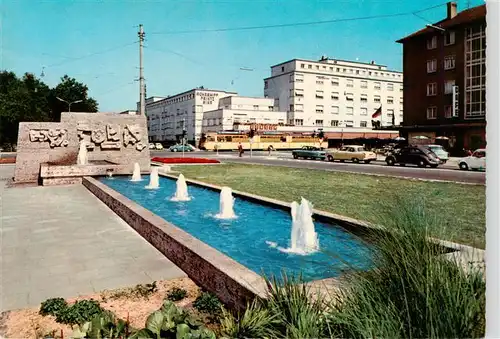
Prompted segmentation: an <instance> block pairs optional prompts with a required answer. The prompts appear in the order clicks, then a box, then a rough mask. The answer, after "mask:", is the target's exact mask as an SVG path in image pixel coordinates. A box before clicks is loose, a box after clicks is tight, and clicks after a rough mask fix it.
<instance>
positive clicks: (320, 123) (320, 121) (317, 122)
mask: <svg viewBox="0 0 500 339" xmlns="http://www.w3.org/2000/svg"><path fill="white" fill-rule="evenodd" d="M315 125H316V126H323V120H316V123H315Z"/></svg>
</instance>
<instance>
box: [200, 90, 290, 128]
mask: <svg viewBox="0 0 500 339" xmlns="http://www.w3.org/2000/svg"><path fill="white" fill-rule="evenodd" d="M274 101H275V100H274V99H272V98H254V97H243V96H228V97H225V98H222V99H220V100H219V108H218V109H216V110H213V111H208V112H205V113H204V114H203V129H202V130H203V133H209V132H219V131H228V130H233V128H234V126H235V125H245V126H250V125H252V124H263V125H266V124H272V125H278V124H285V123H286V121H287V120H286V119H287V113H286V112H280V111H277V110H276V108H275V107H274ZM248 128H249V127H248Z"/></svg>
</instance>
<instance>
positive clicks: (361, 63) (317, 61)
mask: <svg viewBox="0 0 500 339" xmlns="http://www.w3.org/2000/svg"><path fill="white" fill-rule="evenodd" d="M326 60H335V61H340V62H350V63H353V64H360V65H370V66H382V67H387V66H386V65H381V64H375V63H373V64H372V63H371V62H363V61H356V60H345V59H335V58H326V59H325V61H326ZM292 61H304V62H315V63H318V64H323V65H325V64H327V65H330V66H333V65H334V64H328V63H324V62H322V61H321V60H309V59H290V60H288V61H284V62H280V63H279V64H276V65H272V66H271V68H273V67H276V66H281V65H284V64H287V63H289V62H292ZM387 71H388V72H397V71H389V70H387Z"/></svg>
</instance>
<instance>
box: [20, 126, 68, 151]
mask: <svg viewBox="0 0 500 339" xmlns="http://www.w3.org/2000/svg"><path fill="white" fill-rule="evenodd" d="M29 135H30V141H31V142H47V141H48V142H49V146H50V147H51V148H54V147H66V146H68V131H67V130H65V129H31V130H30V131H29Z"/></svg>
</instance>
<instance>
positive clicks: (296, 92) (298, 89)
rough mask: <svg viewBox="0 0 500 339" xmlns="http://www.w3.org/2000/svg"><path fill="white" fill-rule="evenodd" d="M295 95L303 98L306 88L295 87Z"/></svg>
mask: <svg viewBox="0 0 500 339" xmlns="http://www.w3.org/2000/svg"><path fill="white" fill-rule="evenodd" d="M295 96H296V97H299V98H302V97H303V96H304V90H303V89H302V88H296V89H295Z"/></svg>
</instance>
